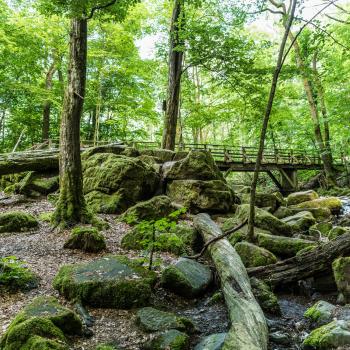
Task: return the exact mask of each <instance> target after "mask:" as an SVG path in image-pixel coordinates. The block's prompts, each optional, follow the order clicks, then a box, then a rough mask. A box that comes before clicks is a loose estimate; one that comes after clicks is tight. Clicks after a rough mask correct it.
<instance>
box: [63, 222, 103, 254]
mask: <svg viewBox="0 0 350 350" xmlns="http://www.w3.org/2000/svg"><path fill="white" fill-rule="evenodd" d="M64 248H67V249H80V250H82V251H84V252H89V253H97V252H100V251H101V250H103V249H106V241H105V238H104V236H103V235H102V234H101V233H100V232H99V231H98V230H97V229H96V228H94V227H75V228H74V229H73V230H72V234H71V236H70V237H69V238H68V240H67V241H66V243H65V244H64Z"/></svg>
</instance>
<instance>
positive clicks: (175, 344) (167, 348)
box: [144, 329, 190, 350]
mask: <svg viewBox="0 0 350 350" xmlns="http://www.w3.org/2000/svg"><path fill="white" fill-rule="evenodd" d="M189 343H190V338H189V336H188V335H187V334H185V333H183V332H180V331H178V330H176V329H171V330H169V331H166V332H164V333H162V334H160V335H159V336H157V337H156V338H154V339H153V340H152V341H150V342H149V343H147V344H146V345H145V346H144V349H145V350H187V349H189Z"/></svg>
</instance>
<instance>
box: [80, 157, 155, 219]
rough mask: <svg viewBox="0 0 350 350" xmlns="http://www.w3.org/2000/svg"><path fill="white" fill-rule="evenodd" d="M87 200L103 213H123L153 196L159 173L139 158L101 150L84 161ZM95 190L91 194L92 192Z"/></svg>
mask: <svg viewBox="0 0 350 350" xmlns="http://www.w3.org/2000/svg"><path fill="white" fill-rule="evenodd" d="M83 174H84V193H85V195H86V196H85V197H86V200H87V203H88V204H89V205H90V206H91V207H92V208H93V209H94V210H96V211H98V212H102V213H122V212H124V211H125V210H126V209H128V208H129V207H130V206H132V205H135V204H136V203H137V202H138V201H141V200H146V199H148V198H150V197H152V196H153V194H154V192H155V190H156V188H157V186H158V183H159V175H158V174H157V172H156V171H155V170H154V168H153V167H152V166H149V165H148V164H146V163H144V162H142V161H141V160H140V159H137V158H130V157H125V156H120V155H115V154H110V153H98V154H94V155H92V156H91V157H89V158H87V159H85V160H84V161H83ZM91 193H92V194H91Z"/></svg>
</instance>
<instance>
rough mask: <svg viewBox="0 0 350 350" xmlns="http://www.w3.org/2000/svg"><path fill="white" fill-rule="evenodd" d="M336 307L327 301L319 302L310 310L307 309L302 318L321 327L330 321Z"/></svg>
mask: <svg viewBox="0 0 350 350" xmlns="http://www.w3.org/2000/svg"><path fill="white" fill-rule="evenodd" d="M335 310H336V307H335V306H334V305H332V304H330V303H328V302H327V301H324V300H320V301H318V302H317V303H316V304H314V305H313V306H311V307H310V308H308V309H307V310H306V311H305V313H304V316H305V317H306V318H308V319H310V320H311V321H312V322H313V323H315V324H316V325H317V326H322V325H324V324H326V323H329V322H331V321H332V318H333V313H334V311H335Z"/></svg>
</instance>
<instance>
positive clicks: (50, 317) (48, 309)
mask: <svg viewBox="0 0 350 350" xmlns="http://www.w3.org/2000/svg"><path fill="white" fill-rule="evenodd" d="M81 333H82V323H81V321H80V319H79V318H78V316H77V315H76V314H75V313H74V312H73V311H71V310H69V309H67V308H65V307H63V306H62V305H60V304H59V303H58V301H57V299H55V298H53V297H38V298H36V299H35V300H34V301H33V302H32V303H31V304H29V305H28V306H27V307H25V308H24V309H23V311H21V312H20V313H19V314H18V315H17V316H16V317H15V319H14V320H13V321H12V322H11V324H10V326H9V328H8V330H7V331H6V333H5V335H4V336H3V337H2V339H1V341H0V349H2V350H17V349H21V350H68V349H69V347H68V345H67V343H66V337H65V336H66V335H80V334H81Z"/></svg>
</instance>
